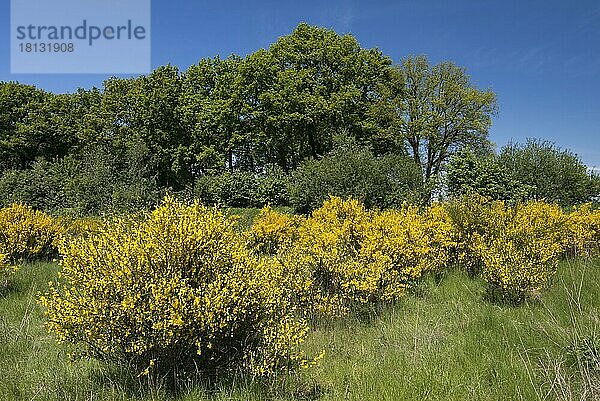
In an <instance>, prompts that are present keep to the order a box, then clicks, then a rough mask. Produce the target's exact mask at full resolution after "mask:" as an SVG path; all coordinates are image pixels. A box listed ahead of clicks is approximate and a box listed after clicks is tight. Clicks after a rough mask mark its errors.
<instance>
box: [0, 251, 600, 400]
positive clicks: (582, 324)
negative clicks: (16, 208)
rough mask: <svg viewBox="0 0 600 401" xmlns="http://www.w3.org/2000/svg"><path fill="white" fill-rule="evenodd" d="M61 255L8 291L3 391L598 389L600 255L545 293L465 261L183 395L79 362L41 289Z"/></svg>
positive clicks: (258, 396) (546, 396) (378, 394)
mask: <svg viewBox="0 0 600 401" xmlns="http://www.w3.org/2000/svg"><path fill="white" fill-rule="evenodd" d="M57 271H58V267H57V266H56V265H54V264H48V263H34V264H29V265H26V266H24V267H22V268H21V270H20V271H19V272H18V273H17V274H16V275H15V276H13V278H12V279H11V284H10V286H9V287H8V288H6V289H4V290H2V292H1V293H0V373H1V375H0V400H130V399H131V400H138V399H142V400H166V399H172V398H176V399H181V400H198V399H214V400H227V399H235V400H270V399H273V400H277V399H304V400H310V399H321V400H378V401H381V400H473V401H475V400H554V399H558V400H595V399H596V400H597V399H600V366H599V365H598V362H599V360H600V359H599V357H600V355H598V352H599V351H600V316H599V305H600V260H598V259H596V260H594V261H586V262H583V261H579V262H563V263H562V264H561V265H560V269H559V274H558V275H557V276H556V278H555V280H554V283H553V286H552V288H551V289H550V290H549V291H548V292H546V293H544V296H543V298H542V300H541V301H540V302H537V303H533V304H527V305H523V306H520V307H509V306H498V305H494V304H492V303H489V302H487V301H485V300H484V285H483V282H481V281H479V280H473V279H471V278H468V277H467V276H466V275H465V274H463V273H461V272H452V273H449V274H448V275H447V276H446V277H444V278H443V279H442V280H441V281H435V280H433V279H431V280H428V281H426V283H425V284H424V285H423V286H422V287H421V288H419V290H418V291H417V293H416V294H413V295H410V296H407V297H406V298H405V299H404V300H403V301H402V302H400V303H399V304H397V305H395V306H392V307H387V308H383V309H381V310H378V311H372V312H370V313H367V314H365V315H363V316H360V317H359V316H355V317H351V318H346V319H343V320H340V321H336V322H333V323H332V322H330V323H320V324H318V325H317V327H316V329H315V330H314V332H313V333H312V334H311V335H310V337H309V340H308V342H307V344H306V346H307V347H308V349H309V350H311V351H314V352H317V351H319V350H325V352H326V357H325V359H324V360H323V361H322V362H321V363H320V364H319V365H317V366H315V367H313V368H310V369H308V370H305V371H303V372H301V373H300V374H297V375H290V376H285V377H280V378H278V379H276V380H272V381H269V382H260V381H250V380H247V379H244V378H239V377H237V378H235V377H234V378H230V379H228V380H224V381H223V382H221V383H217V384H215V385H212V386H211V387H210V388H208V387H206V386H201V385H196V386H190V387H189V388H188V389H187V390H183V391H182V392H181V393H180V394H179V395H177V396H172V395H169V394H167V393H166V392H165V391H163V390H162V389H160V388H158V389H156V388H154V389H148V388H147V387H146V386H143V385H140V384H139V383H138V382H137V380H136V379H135V378H131V377H129V378H127V377H128V376H127V375H126V374H123V372H118V371H115V370H114V369H111V368H109V367H106V366H103V365H101V364H99V363H96V362H93V361H77V362H69V359H68V350H67V349H66V348H65V347H61V346H58V345H57V344H56V343H55V341H54V339H53V337H52V336H50V335H49V334H47V332H46V330H45V328H44V326H43V316H42V310H41V308H40V307H39V305H37V304H36V302H35V298H36V294H37V293H38V292H39V291H43V290H44V289H45V288H46V286H47V282H48V281H49V280H52V279H54V278H55V277H56V274H57Z"/></svg>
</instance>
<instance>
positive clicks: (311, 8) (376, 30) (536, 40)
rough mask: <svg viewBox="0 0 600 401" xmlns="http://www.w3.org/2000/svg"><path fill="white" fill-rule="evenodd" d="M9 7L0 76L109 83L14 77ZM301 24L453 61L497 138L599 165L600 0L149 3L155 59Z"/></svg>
mask: <svg viewBox="0 0 600 401" xmlns="http://www.w3.org/2000/svg"><path fill="white" fill-rule="evenodd" d="M45 1H48V0H45ZM82 1H83V0H82ZM94 1H95V0H94ZM9 7H10V1H9V0H0V29H1V31H2V35H0V81H7V80H12V81H19V82H23V83H28V84H34V85H36V86H38V87H40V88H43V89H46V90H49V91H54V92H69V91H73V90H75V89H76V88H77V87H86V88H89V87H91V86H98V87H100V86H101V84H102V81H103V80H104V79H106V78H107V77H108V75H21V74H19V75H12V74H10V59H9V57H10V55H9V29H10V28H9V26H10V18H9V16H10V13H9ZM302 21H304V22H308V23H310V24H314V25H320V26H325V27H328V28H333V29H335V30H336V31H337V32H338V33H352V34H353V35H354V36H355V37H356V38H357V39H358V41H359V42H360V43H361V44H362V46H363V47H367V48H370V47H378V48H379V49H381V50H382V51H383V52H384V53H385V54H387V55H389V56H390V57H391V58H392V59H393V60H394V61H398V60H400V59H402V58H403V57H405V56H406V55H408V54H425V55H427V56H428V57H429V58H430V60H431V61H433V62H438V61H442V60H452V61H454V62H455V63H457V64H458V65H461V66H463V67H465V68H466V69H467V72H468V73H469V74H470V75H471V77H472V79H473V81H474V83H475V84H476V85H477V86H478V87H481V88H491V89H492V90H493V91H494V92H495V93H496V94H497V96H498V101H499V113H498V116H497V117H496V118H495V119H494V122H493V126H492V129H491V136H490V138H491V139H492V141H494V142H495V143H496V144H498V145H499V146H502V145H504V144H506V143H507V142H508V141H510V140H513V141H523V140H524V139H525V138H527V137H538V138H544V139H548V140H551V141H554V142H556V143H557V144H558V145H560V146H563V147H568V148H570V149H572V150H573V151H574V152H575V153H577V154H578V155H579V156H580V157H581V159H582V160H583V161H584V162H585V163H586V164H588V165H589V166H598V167H600V2H597V1H547V0H546V1H523V0H521V1H513V0H504V1H485V0H478V1H465V0H457V1H425V0H423V1H417V0H414V1H336V0H334V1H303V2H300V1H258V0H255V1H232V0H221V1H218V2H205V1H198V2H196V1H186V2H184V1H178V0H170V1H168V0H152V28H151V30H152V36H151V39H152V66H153V67H157V66H160V65H163V64H167V63H171V64H175V65H178V66H179V67H180V68H182V69H185V68H187V67H188V66H189V65H191V64H194V63H196V62H197V61H198V60H199V59H200V58H203V57H212V56H215V55H221V56H227V55H229V54H231V53H236V54H240V55H245V54H248V53H251V52H253V51H255V50H257V49H259V48H261V47H267V46H268V45H269V44H270V43H272V42H273V41H275V40H276V39H277V38H278V37H279V36H282V35H285V34H288V33H290V32H291V31H292V30H293V28H294V27H295V26H296V25H297V24H298V23H299V22H302Z"/></svg>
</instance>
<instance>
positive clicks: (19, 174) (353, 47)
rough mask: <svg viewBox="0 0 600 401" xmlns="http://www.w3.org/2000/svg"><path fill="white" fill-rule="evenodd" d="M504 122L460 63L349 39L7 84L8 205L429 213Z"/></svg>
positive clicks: (303, 31)
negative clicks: (173, 202)
mask: <svg viewBox="0 0 600 401" xmlns="http://www.w3.org/2000/svg"><path fill="white" fill-rule="evenodd" d="M495 111H496V100H495V95H494V93H493V92H491V91H489V90H481V89H478V88H476V87H475V86H474V85H473V84H472V83H471V82H470V80H469V77H468V75H467V74H466V72H465V71H464V69H462V68H460V67H458V66H456V65H454V64H453V63H451V62H443V63H440V64H437V65H430V64H429V62H428V60H427V59H426V58H425V57H422V56H417V57H413V56H409V57H407V58H405V59H404V60H402V61H401V62H400V63H398V64H394V63H392V61H391V60H390V58H389V57H387V56H385V55H384V54H382V53H381V52H380V51H379V50H377V49H364V48H362V47H361V46H360V45H359V43H358V42H357V41H356V39H355V38H354V37H352V36H351V35H343V36H341V35H338V34H336V33H335V32H334V31H332V30H327V29H324V28H319V27H312V26H309V25H307V24H300V25H299V26H298V27H297V28H296V29H295V30H294V32H293V33H291V34H290V35H288V36H284V37H281V38H279V39H278V40H277V41H276V42H275V43H274V44H273V45H271V46H270V47H269V48H268V49H261V50H258V51H256V52H254V53H252V54H250V55H248V56H246V57H239V56H235V55H232V56H230V57H228V58H226V59H220V58H218V57H217V58H209V59H202V60H200V62H199V63H198V64H196V65H193V66H191V67H190V68H188V69H187V70H186V71H180V70H179V69H178V68H177V67H175V66H171V65H167V66H163V67H160V68H158V69H156V70H154V71H153V72H152V73H150V74H149V75H145V76H139V77H136V78H129V79H122V78H111V79H108V80H107V81H105V82H104V85H103V88H102V89H101V90H99V89H96V88H93V89H90V90H86V89H80V90H78V91H77V92H75V93H71V94H53V93H48V92H45V91H42V90H40V89H37V88H35V87H32V86H28V85H23V84H19V83H14V82H7V83H0V204H3V205H5V204H8V203H10V202H12V201H23V202H27V203H29V204H32V205H33V206H35V207H37V208H40V209H44V210H47V211H51V212H59V213H72V214H79V215H82V214H97V213H100V212H105V211H126V210H132V209H136V208H141V207H147V206H150V205H153V204H155V203H156V201H157V200H159V199H161V197H162V195H163V194H164V193H165V192H183V193H185V194H188V195H190V196H196V197H200V198H201V199H202V200H204V201H205V202H208V203H225V204H228V205H230V206H242V207H244V206H260V205H262V204H265V203H273V204H281V205H287V204H291V205H293V206H294V207H295V208H296V209H297V210H299V211H307V210H310V209H313V208H314V207H316V206H317V205H318V204H319V203H320V202H321V201H322V200H323V199H325V198H326V197H327V195H328V194H329V193H332V194H335V195H341V196H346V195H354V196H356V197H358V198H360V199H362V200H364V201H365V203H366V204H367V205H368V206H380V207H387V206H394V205H397V204H399V203H401V202H404V201H407V200H408V201H417V202H427V201H428V200H430V199H431V198H432V196H433V195H434V194H435V193H436V188H438V187H439V183H440V182H441V178H440V177H442V176H443V175H444V169H445V166H446V165H447V162H448V161H449V160H450V157H451V156H452V155H453V154H455V153H456V152H457V151H458V150H461V149H467V148H468V149H471V150H472V151H473V152H475V153H477V154H486V152H488V153H489V149H491V145H490V143H489V141H488V139H487V136H488V129H489V127H490V124H491V118H492V116H493V115H494V113H495ZM577 162H579V161H577ZM579 164H581V163H580V162H579ZM588 178H589V177H588ZM590 179H591V178H590ZM591 191H592V192H593V190H591ZM596 194H597V192H596ZM592 196H593V195H590V194H587V193H586V194H585V196H583V198H586V199H588V198H590V197H592ZM580 198H581V197H580ZM565 199H566V198H565ZM569 201H571V199H570V198H569Z"/></svg>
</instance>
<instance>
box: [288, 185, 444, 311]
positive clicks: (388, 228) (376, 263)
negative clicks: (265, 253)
mask: <svg viewBox="0 0 600 401" xmlns="http://www.w3.org/2000/svg"><path fill="white" fill-rule="evenodd" d="M451 234H452V225H451V221H450V218H449V216H448V215H447V213H446V212H445V210H444V209H443V208H441V207H440V206H438V205H436V206H432V207H431V208H429V209H428V210H427V211H426V212H425V213H420V212H419V209H418V208H416V207H405V208H403V209H401V210H397V211H393V210H390V211H385V212H379V211H377V210H366V209H365V208H364V207H363V205H362V204H361V203H359V202H358V201H357V200H353V199H348V200H342V199H341V198H337V197H331V198H330V199H329V200H328V201H326V202H325V203H324V204H323V206H322V207H321V208H319V209H317V210H315V211H314V212H313V214H312V215H311V216H310V217H309V218H307V219H306V220H305V221H303V222H302V224H301V225H300V227H299V229H298V233H297V237H298V239H297V240H296V241H294V242H292V243H291V244H290V245H289V246H287V247H283V248H282V251H281V252H279V254H278V258H279V259H280V260H282V261H283V262H282V263H283V264H284V265H287V266H293V268H295V271H296V274H297V275H299V276H301V277H303V278H304V280H303V281H302V282H301V283H302V284H303V285H301V286H298V287H299V288H303V289H304V290H305V292H304V293H303V295H304V297H303V298H302V300H303V301H304V306H305V307H308V310H310V311H312V312H319V313H325V314H329V315H339V314H344V313H347V312H348V311H349V310H350V309H352V308H353V307H356V306H358V305H360V304H365V303H372V302H380V301H392V300H395V299H398V298H399V297H400V296H402V295H403V294H404V293H405V291H406V289H407V288H408V287H409V286H410V285H412V284H414V283H415V282H416V281H417V280H418V279H419V278H420V277H421V276H422V275H423V273H425V272H428V271H434V270H439V269H441V268H442V267H443V266H445V264H446V261H447V259H448V249H449V247H450V244H451Z"/></svg>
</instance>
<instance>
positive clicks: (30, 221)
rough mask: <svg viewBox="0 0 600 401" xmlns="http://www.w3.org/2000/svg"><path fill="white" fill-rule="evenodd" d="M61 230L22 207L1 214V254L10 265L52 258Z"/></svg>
mask: <svg viewBox="0 0 600 401" xmlns="http://www.w3.org/2000/svg"><path fill="white" fill-rule="evenodd" d="M60 235H61V227H60V226H59V225H58V224H56V223H55V222H54V220H53V219H52V218H51V217H50V216H48V215H47V214H46V213H43V212H40V211H37V210H33V209H32V208H31V207H29V206H26V205H22V204H17V203H15V204H13V205H11V206H9V207H7V208H4V209H1V210H0V254H3V255H4V260H5V261H7V262H8V263H10V264H13V265H14V264H16V263H19V262H20V261H22V260H32V259H38V258H49V257H52V256H54V255H55V253H56V247H55V246H54V245H53V243H54V241H55V240H56V239H57V238H58V237H59V236H60Z"/></svg>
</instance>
